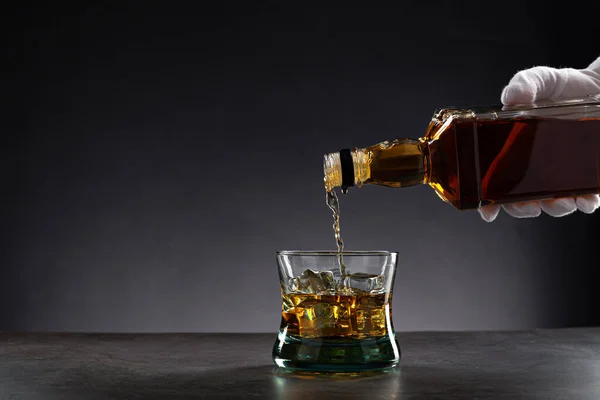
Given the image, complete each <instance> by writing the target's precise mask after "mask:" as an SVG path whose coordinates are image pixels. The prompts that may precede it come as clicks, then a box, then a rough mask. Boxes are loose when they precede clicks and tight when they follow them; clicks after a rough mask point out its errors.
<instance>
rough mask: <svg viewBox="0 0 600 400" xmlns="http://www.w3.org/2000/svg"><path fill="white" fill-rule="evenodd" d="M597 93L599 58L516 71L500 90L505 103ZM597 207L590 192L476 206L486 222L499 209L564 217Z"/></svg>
mask: <svg viewBox="0 0 600 400" xmlns="http://www.w3.org/2000/svg"><path fill="white" fill-rule="evenodd" d="M591 94H600V57H599V58H598V59H597V60H596V61H594V62H593V63H591V64H590V65H589V66H588V67H587V68H585V69H581V70H577V69H573V68H562V69H556V68H551V67H533V68H530V69H526V70H523V71H519V72H517V73H516V74H515V76H513V78H512V79H511V80H510V82H509V83H508V85H507V86H506V87H505V88H504V90H503V91H502V96H501V100H502V103H503V104H504V105H515V104H529V103H533V102H535V101H542V100H559V99H568V98H577V97H584V96H588V95H591ZM599 207H600V195H597V194H592V195H586V196H580V197H576V198H572V197H565V198H561V199H551V200H541V201H528V202H520V203H509V204H504V205H502V206H499V205H489V206H483V207H481V208H479V210H478V211H479V214H480V215H481V218H483V219H484V220H485V221H487V222H492V221H493V220H495V219H496V217H497V216H498V213H499V212H500V208H503V209H504V211H506V213H507V214H509V215H510V216H512V217H515V218H532V217H538V216H539V215H540V214H541V213H542V211H544V212H545V213H546V214H548V215H551V216H553V217H563V216H565V215H569V214H571V213H573V212H575V211H577V210H578V209H579V211H582V212H584V213H586V214H591V213H593V212H594V211H596V209H597V208H599Z"/></svg>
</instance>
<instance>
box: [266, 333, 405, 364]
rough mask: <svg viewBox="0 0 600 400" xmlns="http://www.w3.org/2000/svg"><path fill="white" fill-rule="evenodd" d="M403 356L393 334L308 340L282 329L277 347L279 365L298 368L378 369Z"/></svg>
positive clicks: (274, 348) (395, 362) (274, 359)
mask: <svg viewBox="0 0 600 400" xmlns="http://www.w3.org/2000/svg"><path fill="white" fill-rule="evenodd" d="M400 358H401V353H400V346H399V345H398V342H397V341H396V338H395V335H393V334H392V335H386V336H381V337H377V338H366V339H350V338H340V337H334V338H332V337H323V338H311V339H304V338H299V337H295V336H288V335H286V334H285V333H284V332H280V333H279V334H278V335H277V340H276V341H275V345H274V346H273V361H274V362H275V364H276V365H277V366H279V367H282V368H286V369H289V370H294V371H314V372H361V371H377V370H383V369H388V368H392V367H395V366H396V365H398V363H399V362H400Z"/></svg>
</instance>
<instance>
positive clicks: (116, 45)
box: [0, 2, 600, 332]
mask: <svg viewBox="0 0 600 400" xmlns="http://www.w3.org/2000/svg"><path fill="white" fill-rule="evenodd" d="M176 3H177V4H181V3H178V2H162V5H161V6H159V5H158V4H159V2H156V3H154V2H137V3H135V4H134V3H133V2H131V3H128V2H115V3H114V4H112V5H108V3H106V4H104V5H96V6H89V5H77V6H74V7H69V8H68V7H58V6H52V7H50V6H47V7H41V8H40V7H35V6H33V5H32V4H28V3H27V2H21V3H20V4H21V6H20V9H11V10H8V11H7V12H5V14H4V16H5V19H6V21H5V23H4V24H3V29H4V30H5V32H4V35H3V36H2V37H3V40H5V41H6V44H5V45H3V46H2V49H3V53H2V54H3V57H5V60H6V61H7V63H3V64H4V65H8V67H9V68H10V71H9V73H8V74H6V75H5V78H4V80H3V82H2V93H3V94H2V97H3V98H2V107H3V108H2V109H3V124H4V127H5V129H3V131H4V135H3V136H2V139H1V140H2V174H3V178H2V179H3V180H2V182H3V189H4V190H3V193H4V194H3V196H2V214H1V215H2V220H1V223H2V228H3V229H2V230H3V241H2V253H1V275H0V329H5V330H52V331H62V330H72V331H140V332H146V331H155V332H162V331H201V332H215V331H222V332H225V331H226V332H233V331H247V332H274V331H276V330H277V328H278V325H279V318H280V317H279V310H280V298H279V285H278V279H277V272H276V264H275V257H274V252H275V251H276V250H280V249H332V248H333V247H334V240H333V236H332V229H331V214H330V212H329V210H328V209H327V207H326V206H325V203H324V189H323V183H322V156H323V154H324V153H326V152H331V151H336V150H337V149H339V148H341V147H352V146H367V145H370V144H374V143H376V142H379V141H382V140H386V139H393V138H396V137H418V136H420V135H422V134H423V133H424V132H425V128H426V127H427V124H428V121H429V119H430V118H431V116H432V114H433V112H434V110H435V109H436V108H438V107H441V106H446V105H467V104H490V103H497V102H498V100H499V96H500V92H501V90H502V88H503V86H504V85H505V84H506V83H507V82H508V81H509V79H510V78H511V76H512V75H513V74H514V73H515V72H517V71H518V70H520V69H524V68H528V67H532V66H534V65H550V66H555V67H574V68H583V67H585V66H587V65H588V64H589V63H590V62H591V61H593V60H594V59H595V58H596V57H598V56H599V55H600V47H599V46H598V39H597V38H598V31H597V19H596V17H597V15H598V11H599V9H598V8H599V6H598V5H597V2H587V3H586V2H580V3H578V7H577V9H572V8H569V7H563V6H561V7H559V8H556V9H553V8H545V7H549V6H545V4H549V3H543V2H539V3H537V2H536V3H533V2H513V3H511V2H471V3H460V2H438V3H435V2H402V3H401V4H402V5H396V6H395V7H383V6H366V5H365V6H362V7H352V6H349V5H344V6H342V7H334V6H328V7H317V6H312V5H308V4H307V3H304V2H221V3H219V5H212V6H211V7H206V8H203V7H202V6H200V5H198V4H196V5H195V6H187V7H181V6H175V5H174V4H176ZM278 3H281V4H278ZM283 3H286V4H285V5H284V4H283ZM167 4H170V5H167ZM188 4H191V3H188ZM329 4H333V3H329ZM339 4H343V3H341V2H340V3H339ZM364 4H367V3H366V2H364ZM388 4H389V3H388ZM397 4H400V2H398V3H397ZM567 22H568V24H567ZM567 25H569V26H567ZM341 208H342V220H341V224H342V229H343V238H344V240H345V242H346V247H347V249H352V250H365V249H388V250H398V251H399V252H400V262H399V271H398V274H397V280H396V285H395V297H394V305H393V307H394V322H395V326H396V329H397V330H399V331H405V330H462V329H521V328H531V327H559V326H577V325H595V324H599V323H600V313H599V312H598V307H597V306H596V304H597V303H598V300H599V299H598V297H600V296H599V295H597V294H596V291H597V286H598V285H597V282H596V281H594V280H593V278H592V273H595V271H593V270H594V269H595V268H596V264H597V257H598V245H597V229H598V227H599V226H600V225H599V224H600V214H598V213H597V214H595V215H592V216H586V215H582V214H575V215H572V216H569V217H565V218H562V219H552V218H550V217H547V216H542V217H540V218H537V219H535V220H515V219H511V218H510V217H507V216H506V215H505V214H501V215H500V216H499V218H498V219H497V220H496V221H495V222H494V223H492V224H488V223H485V222H483V221H482V220H481V219H480V217H479V215H478V214H477V213H476V212H464V213H459V212H457V211H455V210H454V209H453V208H451V207H450V206H448V205H446V204H444V203H443V202H442V201H440V200H439V199H438V198H437V196H436V195H435V194H434V192H433V190H432V189H431V188H429V187H426V186H422V187H415V188H410V189H405V190H399V189H385V188H377V187H368V188H363V189H360V190H354V191H352V192H351V193H350V194H349V195H348V196H345V197H343V198H342V199H341ZM588 260H590V261H588Z"/></svg>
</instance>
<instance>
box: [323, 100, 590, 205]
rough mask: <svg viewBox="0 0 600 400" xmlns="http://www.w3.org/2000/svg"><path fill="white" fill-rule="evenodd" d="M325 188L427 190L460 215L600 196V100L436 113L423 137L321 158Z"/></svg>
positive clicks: (451, 110) (465, 109) (331, 154)
mask: <svg viewBox="0 0 600 400" xmlns="http://www.w3.org/2000/svg"><path fill="white" fill-rule="evenodd" d="M324 172H325V178H324V180H325V188H326V190H327V191H331V190H332V189H333V188H336V187H341V188H342V191H343V192H345V191H346V190H347V188H349V187H352V186H357V187H361V186H363V185H380V186H387V187H394V188H401V187H408V186H414V185H418V184H428V185H429V186H431V187H432V188H433V189H434V191H435V192H436V193H437V194H438V196H439V197H440V198H441V199H442V200H444V201H445V202H447V203H449V204H451V205H452V206H454V207H455V208H456V209H458V210H467V209H475V208H478V207H480V206H484V205H488V204H503V203H509V202H520V201H530V200H542V199H551V198H560V197H570V196H578V195H585V194H592V193H600V95H595V96H589V97H586V98H580V99H570V100H564V101H560V102H545V103H536V104H530V105H522V106H512V107H506V106H496V107H475V108H455V107H452V108H443V109H439V110H436V112H435V113H434V116H433V118H432V120H431V122H430V123H429V127H428V129H427V131H426V133H425V135H424V136H422V137H420V138H418V139H395V140H390V141H385V142H381V143H378V144H374V145H372V146H369V147H365V148H354V149H352V150H351V149H343V150H340V151H338V152H335V153H330V154H326V155H325V157H324Z"/></svg>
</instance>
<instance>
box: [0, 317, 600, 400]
mask: <svg viewBox="0 0 600 400" xmlns="http://www.w3.org/2000/svg"><path fill="white" fill-rule="evenodd" d="M274 340H275V333H273V334H83V333H75V334H67V333H60V334H49V333H4V334H0V398H1V399H36V400H37V399H48V400H53V399H179V398H182V399H184V398H185V399H187V398H190V399H191V398H199V399H202V398H204V399H213V398H214V399H236V398H240V399H246V398H258V399H301V400H310V399H368V400H374V399H546V400H554V399H590V400H591V399H594V400H599V399H600V328H598V329H596V328H592V329H588V328H573V329H559V330H535V331H528V332H514V331H513V332H511V331H508V332H411V333H399V334H398V341H399V343H400V346H401V349H402V362H401V364H400V366H399V367H397V368H396V369H394V370H393V371H392V372H387V373H380V374H371V375H367V376H310V375H298V374H291V373H285V372H284V371H281V370H278V369H277V368H276V367H274V365H273V364H272V361H271V346H272V345H273V343H274Z"/></svg>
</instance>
